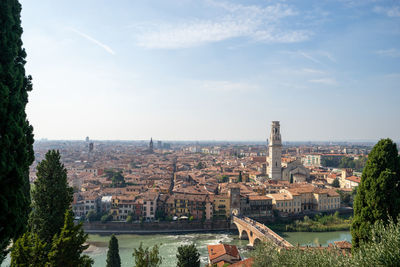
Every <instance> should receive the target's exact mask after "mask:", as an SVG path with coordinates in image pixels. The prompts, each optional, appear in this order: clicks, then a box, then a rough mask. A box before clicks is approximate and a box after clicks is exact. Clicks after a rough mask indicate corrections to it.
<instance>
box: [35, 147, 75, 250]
mask: <svg viewBox="0 0 400 267" xmlns="http://www.w3.org/2000/svg"><path fill="white" fill-rule="evenodd" d="M60 159H61V156H60V153H59V152H58V151H55V150H50V151H48V152H47V153H46V156H45V159H44V160H42V161H41V162H40V163H39V164H38V166H37V179H36V181H35V183H34V185H35V186H34V190H33V191H32V207H33V210H32V212H31V214H30V218H29V225H30V228H31V230H32V232H35V233H37V234H38V235H39V237H40V238H41V239H42V240H43V241H44V242H46V243H48V244H51V242H52V239H53V236H54V235H55V234H58V233H60V231H61V228H62V227H63V225H64V214H65V211H66V210H67V209H69V207H70V205H71V202H72V194H73V189H72V188H71V187H70V186H68V183H67V170H66V169H65V168H64V165H63V164H62V163H61V160H60Z"/></svg>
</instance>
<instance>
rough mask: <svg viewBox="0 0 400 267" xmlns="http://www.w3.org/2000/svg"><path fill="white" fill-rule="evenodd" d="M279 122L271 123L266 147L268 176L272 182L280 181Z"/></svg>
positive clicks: (280, 150) (280, 148) (280, 142)
mask: <svg viewBox="0 0 400 267" xmlns="http://www.w3.org/2000/svg"><path fill="white" fill-rule="evenodd" d="M280 128H281V127H280V125H279V121H273V122H272V126H271V135H270V138H269V145H268V152H269V153H268V176H269V178H271V179H272V180H281V179H282V164H281V162H282V139H281V131H280Z"/></svg>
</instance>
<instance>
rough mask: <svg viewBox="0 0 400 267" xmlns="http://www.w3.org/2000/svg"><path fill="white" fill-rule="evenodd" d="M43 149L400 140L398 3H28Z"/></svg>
mask: <svg viewBox="0 0 400 267" xmlns="http://www.w3.org/2000/svg"><path fill="white" fill-rule="evenodd" d="M21 4H22V8H23V10H22V26H23V29H24V34H23V41H24V47H25V49H26V52H27V55H28V56H27V64H26V71H27V74H30V75H32V77H33V91H32V92H30V94H29V104H28V106H27V114H28V118H29V120H30V122H31V124H32V125H33V127H34V134H35V137H36V139H41V138H49V139H76V140H80V139H83V138H84V137H85V136H90V137H91V138H93V139H103V140H112V139H120V140H123V139H125V140H134V139H136V140H147V139H149V138H150V137H151V136H153V137H154V138H156V139H159V140H237V141H241V140H245V141H249V140H250V141H251V140H254V141H256V140H260V141H262V140H266V139H267V138H268V136H269V131H270V124H271V121H273V120H279V121H280V122H281V132H282V139H283V140H299V141H300V140H304V141H308V140H332V141H333V140H379V139H380V138H386V137H389V138H392V139H393V140H400V123H399V122H400V119H399V114H400V105H399V99H400V90H399V89H400V88H399V84H400V60H399V59H400V27H399V26H400V3H399V2H395V1H388V0H387V1H385V0H374V1H370V0H365V1H353V0H341V1H317V0H313V1H307V2H303V1H294V0H289V1H267V0H250V1H246V3H243V1H238V0H236V1H215V0H204V1H192V0H149V1H128V0H122V1H118V2H117V1H112V2H111V1H107V0H87V1H78V0H69V1H67V0H59V1H50V0H37V1H28V0H21Z"/></svg>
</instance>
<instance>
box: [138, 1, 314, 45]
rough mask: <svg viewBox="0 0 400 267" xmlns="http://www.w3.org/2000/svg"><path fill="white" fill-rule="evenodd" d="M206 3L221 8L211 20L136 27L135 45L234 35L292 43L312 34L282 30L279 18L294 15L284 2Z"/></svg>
mask: <svg viewBox="0 0 400 267" xmlns="http://www.w3.org/2000/svg"><path fill="white" fill-rule="evenodd" d="M207 3H208V4H209V5H210V6H211V7H213V8H217V9H220V11H221V10H222V13H223V14H222V15H221V16H219V18H215V19H207V20H205V19H197V20H190V21H184V22H180V23H175V24H168V23H160V24H158V25H157V24H154V23H152V24H149V25H147V27H146V26H144V25H143V24H142V25H139V26H136V27H135V28H139V29H140V31H139V32H138V33H136V39H137V44H138V45H139V46H141V47H145V48H151V49H154V48H156V49H176V48H183V47H192V46H197V45H202V44H205V43H211V42H218V41H222V40H226V39H231V38H237V37H245V38H249V39H251V40H254V41H259V42H265V43H294V42H301V41H304V40H307V39H308V38H309V37H310V35H311V34H312V33H311V32H309V31H307V30H291V29H283V28H284V27H283V26H282V25H281V24H282V20H283V18H286V17H289V16H294V15H296V14H297V13H296V12H295V11H293V10H292V8H291V7H289V6H287V5H282V4H275V5H270V6H266V7H260V6H255V5H249V6H244V5H238V4H231V3H226V2H214V1H208V2H207Z"/></svg>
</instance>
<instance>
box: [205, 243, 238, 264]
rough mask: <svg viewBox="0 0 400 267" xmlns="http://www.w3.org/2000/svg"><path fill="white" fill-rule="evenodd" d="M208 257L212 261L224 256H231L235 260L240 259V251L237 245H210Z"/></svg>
mask: <svg viewBox="0 0 400 267" xmlns="http://www.w3.org/2000/svg"><path fill="white" fill-rule="evenodd" d="M207 249H208V257H209V258H210V261H212V260H214V259H216V258H218V257H221V256H222V255H225V254H227V255H229V256H232V257H234V258H240V255H239V251H238V249H237V247H236V246H235V245H227V244H218V245H208V246H207Z"/></svg>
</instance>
